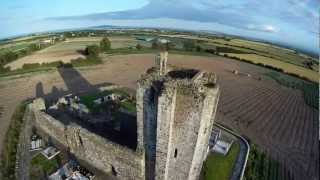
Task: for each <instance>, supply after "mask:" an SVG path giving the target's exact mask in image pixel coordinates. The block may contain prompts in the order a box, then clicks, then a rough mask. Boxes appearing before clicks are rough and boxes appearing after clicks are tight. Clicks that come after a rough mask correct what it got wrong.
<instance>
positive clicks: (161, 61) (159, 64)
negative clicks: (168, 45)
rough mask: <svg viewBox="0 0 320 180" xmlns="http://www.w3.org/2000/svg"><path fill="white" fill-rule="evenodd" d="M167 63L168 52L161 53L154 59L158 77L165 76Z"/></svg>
mask: <svg viewBox="0 0 320 180" xmlns="http://www.w3.org/2000/svg"><path fill="white" fill-rule="evenodd" d="M167 61H168V52H167V51H162V52H160V53H159V54H158V55H157V56H156V58H155V65H156V68H157V69H158V71H159V75H165V74H166V73H167Z"/></svg>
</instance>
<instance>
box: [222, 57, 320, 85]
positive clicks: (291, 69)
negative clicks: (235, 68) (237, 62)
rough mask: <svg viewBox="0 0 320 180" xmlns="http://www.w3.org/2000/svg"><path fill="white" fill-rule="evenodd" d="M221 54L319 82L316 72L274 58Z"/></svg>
mask: <svg viewBox="0 0 320 180" xmlns="http://www.w3.org/2000/svg"><path fill="white" fill-rule="evenodd" d="M221 54H223V55H224V54H227V55H228V56H229V57H237V58H240V59H244V60H249V61H252V62H253V63H255V64H258V63H260V64H265V65H270V66H272V67H275V68H280V69H282V70H283V71H284V72H288V73H292V74H296V75H298V76H300V77H305V78H308V79H309V80H311V81H314V82H318V80H319V74H318V72H316V71H313V70H310V69H307V68H304V67H301V66H297V65H294V64H290V63H286V62H282V61H279V60H275V59H272V58H268V57H264V56H259V55H256V54H236V53H221Z"/></svg>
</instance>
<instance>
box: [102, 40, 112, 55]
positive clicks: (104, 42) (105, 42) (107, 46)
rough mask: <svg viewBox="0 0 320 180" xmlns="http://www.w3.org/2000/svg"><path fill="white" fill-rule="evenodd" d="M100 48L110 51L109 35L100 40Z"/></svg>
mask: <svg viewBox="0 0 320 180" xmlns="http://www.w3.org/2000/svg"><path fill="white" fill-rule="evenodd" d="M100 48H101V50H102V51H104V52H106V51H108V50H110V49H111V42H110V40H109V39H108V38H107V37H105V38H103V39H102V40H101V42H100Z"/></svg>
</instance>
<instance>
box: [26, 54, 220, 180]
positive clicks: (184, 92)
mask: <svg viewBox="0 0 320 180" xmlns="http://www.w3.org/2000/svg"><path fill="white" fill-rule="evenodd" d="M155 65H156V67H154V68H151V69H149V70H148V71H147V73H146V74H144V75H142V76H141V78H140V80H139V81H138V89H137V92H136V109H137V114H136V118H137V146H136V149H135V150H132V149H129V148H127V147H125V146H122V145H119V144H116V143H114V142H112V141H110V140H108V139H106V138H103V137H101V136H99V135H97V134H95V133H94V132H89V131H88V130H87V129H85V128H84V127H81V126H79V125H78V124H74V123H71V124H63V123H61V122H60V121H59V120H57V119H54V118H53V117H51V116H50V115H48V114H47V113H46V112H45V111H43V109H44V108H39V105H37V104H38V103H39V100H37V103H34V104H33V106H31V107H32V109H33V113H34V117H35V122H36V127H37V128H38V129H40V130H42V131H43V132H44V133H45V134H47V135H48V136H50V137H51V138H53V139H54V140H56V141H57V142H58V143H60V144H62V145H64V146H66V147H68V148H69V149H70V152H71V153H73V154H74V155H75V156H76V157H77V158H79V159H81V160H84V161H86V162H88V163H89V164H91V165H92V166H94V167H96V168H97V169H99V170H101V171H103V172H106V173H110V172H111V171H116V176H117V177H118V179H138V180H139V179H140V180H145V179H146V180H171V179H172V180H196V179H199V175H200V171H201V168H202V164H203V162H204V160H205V158H206V156H207V153H208V143H209V138H210V134H211V129H212V126H213V120H214V117H215V114H216V109H217V104H218V100H219V86H218V85H217V84H216V76H215V74H213V73H209V72H203V71H199V70H195V69H174V70H170V71H169V70H168V69H167V52H161V53H160V54H159V55H158V56H157V57H156V59H155ZM35 102H36V101H35ZM40 104H43V103H40Z"/></svg>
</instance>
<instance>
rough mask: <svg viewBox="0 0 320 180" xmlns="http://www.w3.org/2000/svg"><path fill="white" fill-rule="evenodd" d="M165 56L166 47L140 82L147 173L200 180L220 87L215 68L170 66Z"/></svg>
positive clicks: (140, 140)
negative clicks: (199, 69) (212, 69)
mask: <svg viewBox="0 0 320 180" xmlns="http://www.w3.org/2000/svg"><path fill="white" fill-rule="evenodd" d="M164 57H167V53H165V54H163V55H162V56H161V54H160V58H159V56H157V58H156V69H154V68H153V69H149V70H148V71H147V73H146V74H145V75H143V76H142V77H141V79H140V80H139V82H138V90H137V122H138V124H137V125H138V148H141V149H142V151H143V152H144V154H145V156H144V158H145V176H146V179H148V180H154V179H156V180H171V179H172V180H196V179H198V178H199V175H200V171H201V168H202V164H203V161H204V160H205V158H206V155H207V152H208V143H209V137H210V134H211V129H212V125H213V120H214V117H215V114H216V109H217V104H218V100H219V87H218V85H217V84H216V76H215V74H213V73H208V72H202V71H198V70H194V69H180V70H172V71H169V72H166V59H167V58H164ZM159 60H160V63H159ZM161 61H162V62H161ZM163 63H164V64H163ZM159 72H160V73H159Z"/></svg>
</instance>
